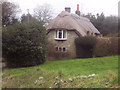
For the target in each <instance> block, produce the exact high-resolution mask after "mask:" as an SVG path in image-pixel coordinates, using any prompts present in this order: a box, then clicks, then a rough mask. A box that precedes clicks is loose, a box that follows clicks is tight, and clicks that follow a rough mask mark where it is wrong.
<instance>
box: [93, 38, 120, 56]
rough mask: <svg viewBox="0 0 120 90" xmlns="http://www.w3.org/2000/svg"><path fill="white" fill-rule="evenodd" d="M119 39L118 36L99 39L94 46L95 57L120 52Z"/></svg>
mask: <svg viewBox="0 0 120 90" xmlns="http://www.w3.org/2000/svg"><path fill="white" fill-rule="evenodd" d="M119 40H120V38H118V37H112V38H101V39H98V40H97V44H96V45H95V47H94V52H93V55H94V56H95V57H103V56H112V55H118V54H119V52H120V49H119V48H118V41H119Z"/></svg>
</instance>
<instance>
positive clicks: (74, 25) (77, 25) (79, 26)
mask: <svg viewBox="0 0 120 90" xmlns="http://www.w3.org/2000/svg"><path fill="white" fill-rule="evenodd" d="M51 29H67V30H75V31H76V32H77V33H78V34H80V35H82V36H85V35H87V31H89V32H90V33H97V34H100V32H99V31H98V30H97V29H96V28H95V27H94V26H93V24H92V23H91V22H90V20H89V19H87V18H85V17H82V16H78V15H77V14H70V13H68V12H66V11H62V12H61V13H60V14H59V15H58V16H57V17H56V18H55V19H53V20H52V21H51V22H50V23H49V25H48V26H47V32H49V31H50V30H51Z"/></svg>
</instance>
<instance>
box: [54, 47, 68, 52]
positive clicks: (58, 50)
mask: <svg viewBox="0 0 120 90" xmlns="http://www.w3.org/2000/svg"><path fill="white" fill-rule="evenodd" d="M56 48H58V49H57V50H56ZM60 48H61V49H62V50H61V51H60ZM63 48H65V51H63ZM55 51H56V52H67V48H66V47H55Z"/></svg>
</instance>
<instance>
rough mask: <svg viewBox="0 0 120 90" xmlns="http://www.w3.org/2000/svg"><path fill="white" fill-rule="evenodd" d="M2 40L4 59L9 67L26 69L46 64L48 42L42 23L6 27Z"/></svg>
mask: <svg viewBox="0 0 120 90" xmlns="http://www.w3.org/2000/svg"><path fill="white" fill-rule="evenodd" d="M2 38H3V41H2V43H3V57H4V58H5V60H6V63H7V66H8V67H26V66H33V65H38V64H42V63H44V62H45V60H46V53H47V48H46V45H47V42H46V35H45V28H44V27H43V24H42V22H37V21H34V22H29V23H21V24H20V23H18V24H15V25H13V26H9V27H5V28H3V37H2Z"/></svg>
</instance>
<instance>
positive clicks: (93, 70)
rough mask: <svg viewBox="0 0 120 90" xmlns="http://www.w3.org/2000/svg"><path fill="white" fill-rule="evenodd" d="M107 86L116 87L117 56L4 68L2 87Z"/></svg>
mask: <svg viewBox="0 0 120 90" xmlns="http://www.w3.org/2000/svg"><path fill="white" fill-rule="evenodd" d="M93 74H95V76H90V75H93ZM89 76H90V77H89ZM110 87H111V88H113V87H114V88H117V87H118V56H110V57H100V58H88V59H71V60H59V61H48V62H46V63H45V64H43V65H38V66H34V67H27V68H16V69H4V70H3V88H110Z"/></svg>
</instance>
